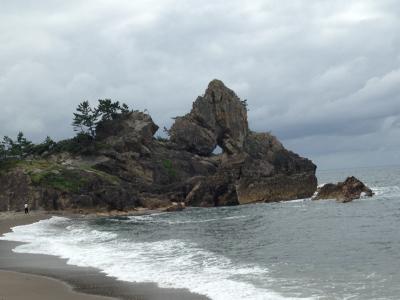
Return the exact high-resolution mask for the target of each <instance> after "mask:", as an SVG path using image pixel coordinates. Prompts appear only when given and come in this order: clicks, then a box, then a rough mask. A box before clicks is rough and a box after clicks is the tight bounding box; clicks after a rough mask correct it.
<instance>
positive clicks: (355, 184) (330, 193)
mask: <svg viewBox="0 0 400 300" xmlns="http://www.w3.org/2000/svg"><path fill="white" fill-rule="evenodd" d="M363 195H364V196H367V197H372V196H373V195H374V193H373V192H372V190H371V189H370V188H369V187H367V186H366V185H365V184H364V183H363V182H362V181H360V180H359V179H357V178H356V177H354V176H351V177H348V178H347V179H346V180H345V181H344V182H338V183H337V184H333V183H328V184H325V185H323V186H322V187H319V188H318V190H317V192H316V195H315V196H314V197H313V200H322V199H336V200H337V201H338V202H342V203H345V202H350V201H353V200H354V199H359V198H360V197H361V196H363Z"/></svg>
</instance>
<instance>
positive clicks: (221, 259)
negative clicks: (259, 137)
mask: <svg viewBox="0 0 400 300" xmlns="http://www.w3.org/2000/svg"><path fill="white" fill-rule="evenodd" d="M349 175H354V176H356V177H357V178H359V179H361V180H362V181H364V182H365V183H366V184H367V185H368V186H370V187H371V188H372V189H373V191H374V193H375V196H373V197H372V198H362V199H359V200H355V201H353V202H351V203H345V204H343V203H337V202H335V201H333V200H320V201H312V200H311V199H301V200H294V201H289V202H278V203H262V204H252V205H243V206H236V207H217V208H188V209H186V210H185V211H183V212H174V213H158V214H152V215H143V216H127V217H104V218H83V219H69V218H64V217H52V218H51V219H49V220H42V221H40V222H38V223H34V224H31V225H26V226H19V227H15V228H13V231H12V232H11V233H7V234H5V236H3V237H1V239H2V240H10V241H19V242H24V243H25V244H21V245H19V246H17V247H16V248H15V249H14V250H13V251H15V252H18V253H39V254H49V255H55V256H59V257H62V258H65V259H67V261H68V264H72V265H76V266H85V267H86V266H90V267H95V268H98V269H100V270H101V271H102V272H103V273H105V274H106V275H107V276H112V277H115V278H117V279H119V280H123V281H130V282H156V283H157V284H158V285H159V286H160V287H168V288H186V289H189V290H190V291H193V292H196V293H200V294H203V295H206V296H208V297H209V298H210V299H213V300H235V299H238V300H239V299H240V300H242V299H249V300H267V299H270V300H280V299H321V300H322V299H324V300H325V299H348V300H350V299H352V300H355V299H360V300H368V299H374V300H376V299H381V300H384V299H385V300H388V299H393V300H398V299H400V167H379V168H364V169H343V170H330V171H319V172H318V180H319V183H320V184H323V183H327V182H337V181H343V180H344V179H345V178H346V177H347V176H349Z"/></svg>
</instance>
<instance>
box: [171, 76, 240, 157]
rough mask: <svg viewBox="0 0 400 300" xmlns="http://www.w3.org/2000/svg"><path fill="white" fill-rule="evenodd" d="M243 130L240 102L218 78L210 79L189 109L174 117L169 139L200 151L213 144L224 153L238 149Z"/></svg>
mask: <svg viewBox="0 0 400 300" xmlns="http://www.w3.org/2000/svg"><path fill="white" fill-rule="evenodd" d="M247 133H248V124H247V110H246V106H245V105H244V102H242V101H240V99H239V97H238V96H236V94H235V93H234V92H233V91H232V90H230V89H228V88H227V87H225V85H224V84H223V82H222V81H220V80H213V81H211V82H210V84H209V85H208V88H207V90H206V92H205V94H204V96H200V97H198V98H197V100H196V101H195V102H194V103H193V108H192V111H191V112H190V113H189V114H187V115H185V116H183V117H178V118H176V121H175V123H174V125H173V126H172V128H171V130H170V134H171V141H172V142H175V143H176V144H178V145H180V146H181V147H182V148H184V149H186V150H188V151H191V152H194V153H197V154H200V155H210V154H211V153H212V152H213V151H214V149H215V147H216V146H217V145H219V146H221V148H222V149H223V150H224V151H225V152H227V153H228V154H235V153H240V152H241V151H242V149H243V144H244V141H245V138H246V136H247Z"/></svg>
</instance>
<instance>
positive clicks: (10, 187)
mask: <svg viewBox="0 0 400 300" xmlns="http://www.w3.org/2000/svg"><path fill="white" fill-rule="evenodd" d="M157 129H158V126H157V125H156V124H154V122H153V120H152V119H151V117H150V116H149V115H148V114H145V113H142V112H138V111H135V112H131V113H128V114H124V115H120V116H119V117H117V118H116V119H114V120H110V121H104V122H101V123H99V124H98V126H97V129H96V133H97V135H96V143H97V146H99V147H97V148H98V152H97V153H96V154H95V155H92V156H83V155H77V156H72V155H71V154H65V153H61V154H56V155H52V156H50V158H48V159H47V160H45V161H40V160H37V161H33V162H31V163H27V162H26V161H25V162H21V163H18V166H17V167H14V168H8V169H4V168H3V170H0V171H1V172H0V188H1V189H2V191H3V192H2V193H1V196H0V209H1V210H6V209H16V208H18V207H21V204H22V202H24V201H25V200H26V199H29V202H30V203H31V205H32V206H34V207H37V208H39V207H40V208H45V209H88V208H95V209H104V210H115V209H117V210H129V209H133V208H135V207H147V208H151V209H158V208H161V207H163V208H166V209H167V210H168V209H169V210H176V209H177V208H178V210H179V209H180V208H181V207H182V206H181V205H178V206H175V205H173V203H185V205H187V206H221V205H238V204H246V203H253V202H270V201H284V200H291V199H297V198H306V197H311V196H312V195H313V193H314V192H315V190H316V188H317V179H316V177H315V170H316V166H315V165H314V164H313V163H312V162H311V161H310V160H308V159H306V158H302V157H300V156H299V155H297V154H295V153H293V152H291V151H288V150H286V149H285V148H284V147H283V145H282V144H281V143H280V142H279V141H278V140H277V139H276V138H275V137H274V136H273V135H271V134H269V133H255V132H252V131H251V130H250V129H249V127H248V122H247V109H246V104H245V101H241V100H240V99H239V97H238V96H237V95H236V94H235V93H234V92H233V91H232V90H230V89H229V88H227V87H225V85H224V84H223V83H222V82H221V81H219V80H213V81H212V82H210V84H209V86H208V88H207V90H206V92H205V94H204V96H201V97H198V98H197V100H196V101H195V102H194V103H193V108H192V110H191V112H190V113H189V114H187V115H185V116H183V117H178V118H176V121H175V123H174V124H173V126H172V127H171V129H170V134H171V138H170V140H159V139H155V138H154V137H153V135H154V134H155V132H156V131H157ZM217 146H220V147H221V148H222V149H223V153H222V154H219V155H215V154H213V151H214V149H215V148H216V147H217ZM97 148H96V149H97ZM32 164H33V166H32ZM13 172H17V173H18V174H17V173H13Z"/></svg>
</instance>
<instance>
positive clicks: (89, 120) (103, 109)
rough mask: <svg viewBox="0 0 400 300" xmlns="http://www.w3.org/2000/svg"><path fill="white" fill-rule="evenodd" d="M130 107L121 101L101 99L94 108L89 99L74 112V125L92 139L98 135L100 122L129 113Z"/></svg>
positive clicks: (76, 129)
mask: <svg viewBox="0 0 400 300" xmlns="http://www.w3.org/2000/svg"><path fill="white" fill-rule="evenodd" d="M129 111H130V110H129V107H128V105H126V104H125V103H122V105H121V104H120V103H119V101H116V102H113V101H111V99H99V101H98V105H97V107H94V108H92V107H91V106H90V104H89V101H83V102H81V103H79V105H78V107H77V108H76V112H75V113H74V119H73V122H72V126H73V127H74V130H75V131H79V134H85V135H87V136H89V137H91V138H92V139H94V138H95V136H96V126H97V124H98V123H99V122H102V121H108V120H115V119H116V118H118V117H119V116H120V115H123V114H127V113H129Z"/></svg>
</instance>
